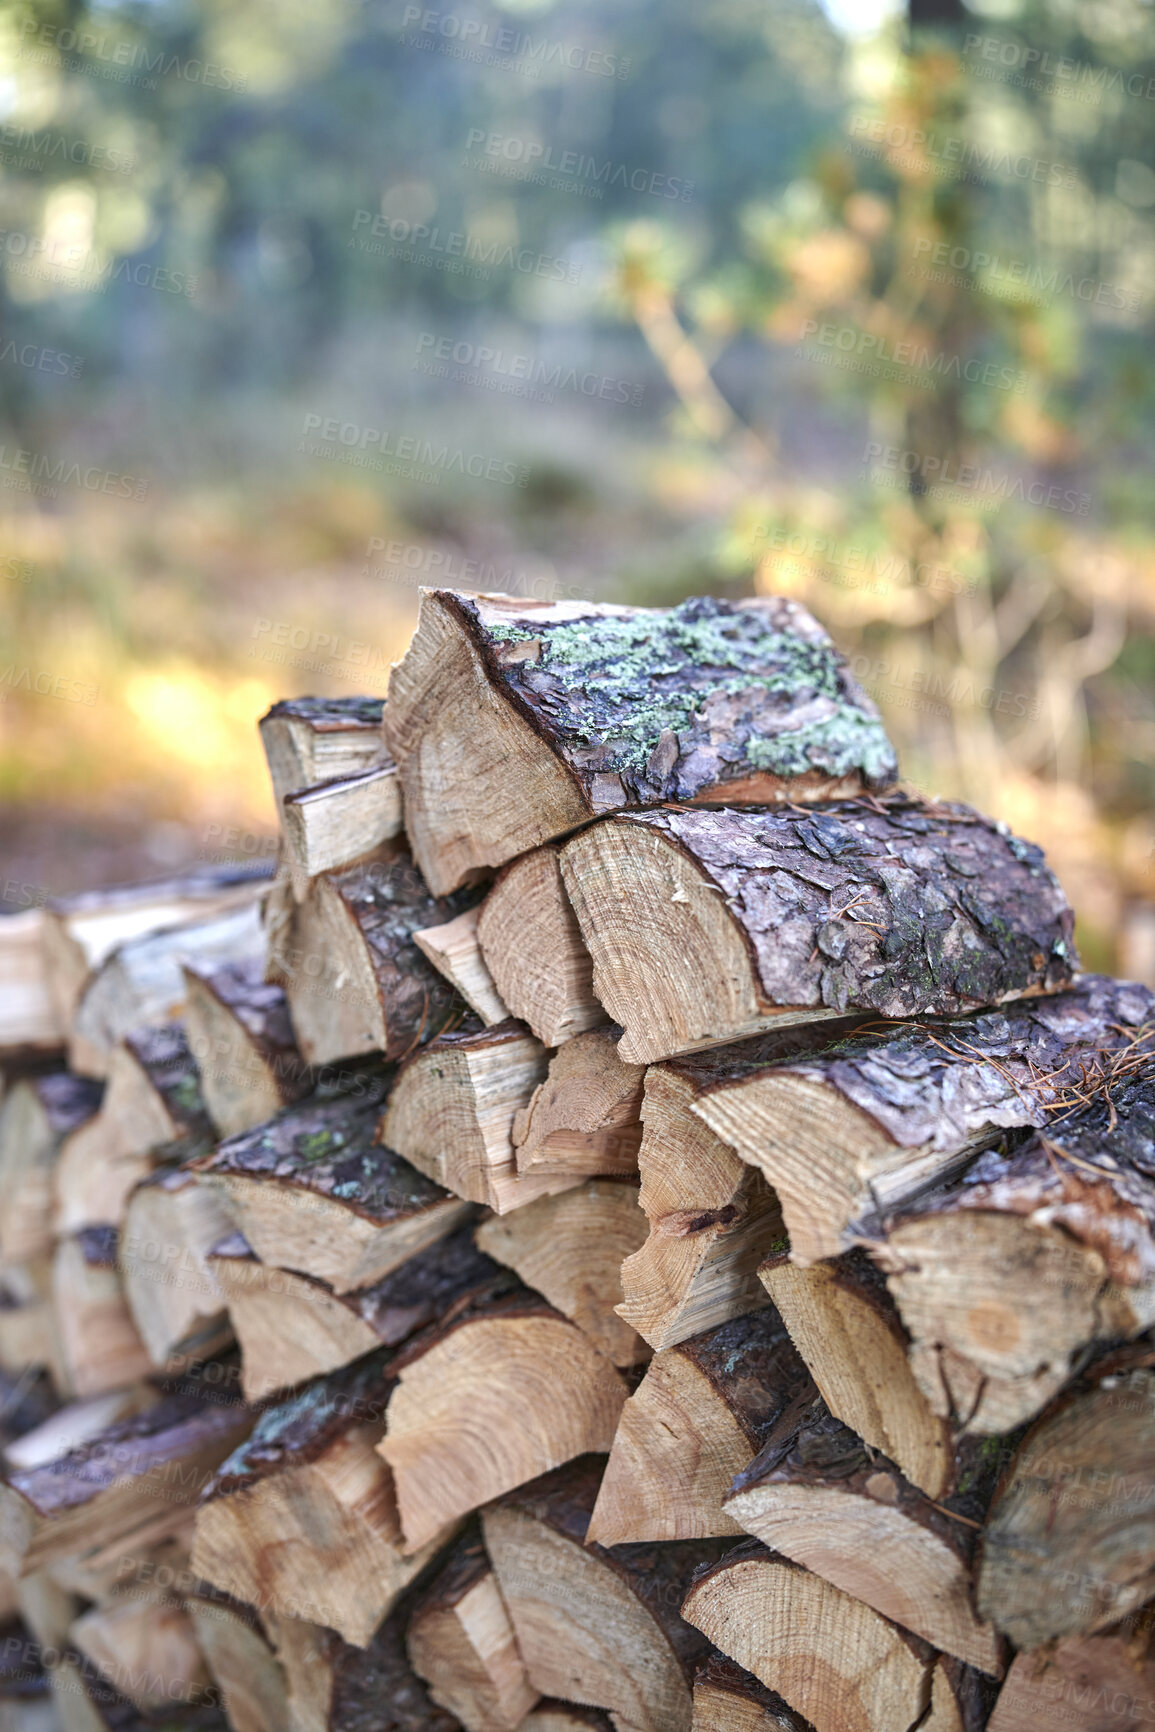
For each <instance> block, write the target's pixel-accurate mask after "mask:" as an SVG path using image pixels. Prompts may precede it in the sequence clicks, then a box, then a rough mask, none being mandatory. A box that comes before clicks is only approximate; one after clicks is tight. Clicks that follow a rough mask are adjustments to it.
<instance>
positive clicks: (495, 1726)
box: [406, 1522, 539, 1732]
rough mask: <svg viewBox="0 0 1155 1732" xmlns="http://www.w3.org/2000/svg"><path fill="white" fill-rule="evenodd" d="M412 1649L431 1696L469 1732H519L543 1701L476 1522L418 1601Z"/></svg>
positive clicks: (413, 1661)
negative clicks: (525, 1662)
mask: <svg viewBox="0 0 1155 1732" xmlns="http://www.w3.org/2000/svg"><path fill="white" fill-rule="evenodd" d="M406 1647H407V1648H408V1652H409V1661H410V1664H411V1665H412V1667H413V1670H414V1671H415V1672H416V1673H417V1674H418V1676H419V1677H421V1678H424V1679H425V1682H426V1683H427V1684H428V1686H429V1694H430V1696H431V1697H432V1698H433V1700H434V1701H435V1702H436V1703H438V1704H439V1706H440V1707H442V1708H445V1709H446V1710H447V1711H448V1712H449V1713H450V1714H453V1715H455V1716H456V1718H457V1719H458V1720H460V1721H461V1724H462V1725H463V1726H464V1727H466V1728H467V1732H514V1728H515V1727H518V1726H520V1725H521V1724H522V1722H523V1721H524V1719H525V1716H526V1715H527V1714H528V1713H529V1711H530V1709H531V1708H532V1707H533V1705H534V1703H535V1702H536V1701H537V1700H538V1694H539V1693H538V1691H536V1690H535V1689H534V1688H533V1686H532V1685H531V1684H530V1682H529V1679H528V1678H527V1677H526V1675H525V1666H524V1665H523V1663H522V1658H521V1655H520V1653H519V1652H518V1647H517V1638H516V1637H515V1636H514V1633H513V1625H512V1624H511V1623H510V1621H509V1613H508V1612H507V1611H506V1609H505V1602H504V1601H503V1599H502V1597H501V1590H500V1588H499V1587H498V1585H497V1577H496V1576H495V1575H494V1573H493V1570H492V1568H491V1567H490V1562H489V1559H488V1557H487V1556H486V1553H485V1547H484V1545H483V1544H482V1540H481V1531H480V1528H479V1527H478V1526H477V1524H476V1523H475V1522H473V1523H470V1525H469V1527H468V1528H467V1529H466V1531H465V1532H464V1533H463V1534H462V1535H461V1536H460V1537H459V1538H458V1540H457V1541H456V1543H455V1544H454V1546H453V1549H452V1551H451V1552H450V1554H449V1556H448V1558H447V1559H446V1560H445V1563H444V1564H443V1565H442V1566H441V1567H440V1568H439V1569H438V1571H437V1574H436V1575H435V1576H434V1578H433V1580H432V1582H430V1584H429V1585H428V1587H426V1588H425V1589H424V1590H423V1591H422V1592H421V1593H419V1594H418V1596H417V1598H416V1601H415V1603H414V1607H413V1610H412V1612H411V1614H410V1617H409V1628H408V1632H407V1635H406Z"/></svg>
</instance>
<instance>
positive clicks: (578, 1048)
mask: <svg viewBox="0 0 1155 1732" xmlns="http://www.w3.org/2000/svg"><path fill="white" fill-rule="evenodd" d="M617 1035H618V1030H616V1029H611V1028H604V1029H591V1030H590V1031H589V1032H588V1033H586V1034H578V1035H575V1036H574V1037H573V1039H572V1040H567V1041H566V1042H565V1044H564V1045H563V1046H561V1047H560V1048H559V1049H558V1051H557V1052H556V1053H554V1055H553V1057H552V1058H551V1059H550V1061H549V1072H548V1075H547V1076H546V1079H545V1081H544V1082H541V1083H539V1084H538V1086H537V1088H536V1089H535V1090H534V1092H533V1094H532V1095H531V1097H530V1100H529V1104H528V1105H527V1106H525V1107H523V1108H522V1109H521V1110H520V1111H519V1112H518V1113H516V1114H515V1116H514V1121H513V1142H514V1149H515V1152H516V1156H517V1170H518V1172H519V1173H522V1174H528V1173H536V1172H541V1173H544V1172H560V1173H572V1174H573V1175H574V1176H575V1177H582V1178H596V1177H611V1176H614V1175H618V1176H621V1177H626V1176H628V1175H631V1174H634V1173H636V1172H637V1170H638V1150H639V1148H640V1147H641V1142H642V1121H641V1109H642V1094H643V1088H644V1084H645V1068H644V1066H642V1065H640V1064H623V1063H622V1061H621V1059H620V1058H619V1057H618V1054H617Z"/></svg>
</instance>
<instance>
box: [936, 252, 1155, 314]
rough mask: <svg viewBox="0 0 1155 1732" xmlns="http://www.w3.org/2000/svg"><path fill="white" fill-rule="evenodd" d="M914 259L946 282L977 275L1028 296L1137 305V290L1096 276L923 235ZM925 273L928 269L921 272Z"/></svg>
mask: <svg viewBox="0 0 1155 1732" xmlns="http://www.w3.org/2000/svg"><path fill="white" fill-rule="evenodd" d="M914 256H915V258H916V259H925V260H926V261H927V264H928V265H934V266H937V267H939V268H940V269H941V270H942V272H943V275H942V277H941V278H940V279H939V280H941V281H944V282H946V281H950V280H951V278H950V277H949V276H948V275H947V274H946V273H948V272H955V273H956V274H957V275H963V274H965V275H967V276H971V277H981V278H983V279H984V281H985V282H989V283H1006V284H1008V285H1010V286H1012V287H1016V288H1020V287H1021V288H1023V289H1025V290H1026V291H1027V293H1028V294H1029V295H1033V296H1036V297H1040V298H1041V297H1043V296H1047V297H1051V296H1054V295H1069V296H1070V297H1071V299H1072V300H1075V301H1083V302H1084V303H1085V304H1086V305H1088V306H1090V305H1092V304H1093V305H1094V306H1097V307H1112V308H1115V309H1116V310H1118V311H1122V312H1129V313H1133V312H1134V311H1135V309H1136V308H1137V307H1138V305H1139V292H1138V290H1137V289H1121V288H1120V287H1119V286H1118V285H1117V284H1115V283H1101V282H1100V281H1099V280H1098V278H1097V277H1078V278H1076V277H1075V275H1074V273H1073V272H1072V271H1061V270H1060V269H1059V267H1058V265H1039V264H1030V263H1029V262H1028V261H1027V260H1025V259H1004V258H1002V257H1001V256H1000V255H999V254H998V253H985V252H982V251H979V250H977V249H976V250H975V251H973V252H972V251H971V249H970V248H969V247H959V246H952V244H951V243H950V241H932V240H929V239H928V238H926V237H925V236H924V238H923V239H922V240H918V241H915V243H914ZM923 274H924V275H929V274H930V273H929V272H924V273H923Z"/></svg>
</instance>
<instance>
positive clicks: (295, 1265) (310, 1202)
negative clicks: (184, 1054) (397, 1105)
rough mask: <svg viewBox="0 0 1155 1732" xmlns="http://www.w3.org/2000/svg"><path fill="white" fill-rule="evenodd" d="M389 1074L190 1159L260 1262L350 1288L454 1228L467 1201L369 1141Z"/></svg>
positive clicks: (353, 1078)
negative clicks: (219, 1198)
mask: <svg viewBox="0 0 1155 1732" xmlns="http://www.w3.org/2000/svg"><path fill="white" fill-rule="evenodd" d="M387 1088H388V1078H387V1077H384V1076H380V1075H376V1074H374V1073H372V1072H365V1073H363V1074H360V1075H358V1074H357V1073H355V1072H351V1073H350V1074H349V1080H348V1084H347V1088H346V1091H345V1092H344V1093H343V1094H338V1095H336V1096H335V1097H333V1098H323V1097H320V1096H318V1097H317V1098H314V1099H311V1100H308V1101H305V1102H303V1103H302V1104H301V1105H300V1106H296V1107H291V1108H290V1109H288V1110H287V1111H286V1112H283V1113H280V1114H279V1115H278V1116H277V1117H276V1118H275V1119H272V1120H270V1122H269V1123H268V1124H266V1125H259V1126H257V1128H256V1129H255V1130H251V1131H246V1132H245V1133H244V1134H243V1135H242V1136H239V1137H230V1138H229V1139H228V1141H226V1142H223V1143H222V1144H221V1145H220V1147H219V1148H218V1149H217V1150H216V1151H215V1152H214V1153H213V1154H211V1155H208V1156H205V1157H203V1158H202V1159H200V1160H199V1161H196V1162H195V1163H194V1171H195V1172H196V1173H197V1174H198V1175H200V1178H201V1180H202V1182H203V1183H204V1184H207V1185H208V1186H210V1187H211V1188H212V1189H214V1190H216V1191H217V1192H218V1193H219V1194H220V1196H221V1197H222V1198H223V1200H224V1202H225V1205H226V1207H227V1209H228V1211H229V1213H230V1214H231V1215H232V1217H233V1224H234V1225H235V1227H236V1228H237V1229H238V1230H239V1231H240V1232H241V1233H242V1234H243V1236H244V1237H245V1238H246V1239H247V1240H248V1242H249V1244H250V1245H251V1246H252V1248H253V1250H254V1251H255V1252H256V1254H257V1256H258V1257H259V1258H260V1260H261V1262H262V1263H266V1264H269V1265H271V1266H273V1267H275V1268H285V1269H295V1270H297V1271H298V1272H299V1273H300V1274H303V1275H312V1276H314V1277H315V1278H316V1279H317V1280H320V1281H327V1282H328V1283H329V1285H330V1286H331V1287H332V1288H333V1289H334V1291H335V1292H337V1293H351V1292H355V1291H356V1290H357V1289H358V1288H360V1287H366V1286H368V1285H370V1283H372V1282H374V1281H379V1280H380V1279H381V1277H382V1276H383V1275H387V1274H388V1273H389V1271H390V1270H391V1269H396V1268H397V1267H398V1265H399V1264H401V1263H404V1262H405V1261H406V1259H407V1258H409V1257H412V1256H414V1255H415V1254H416V1253H417V1252H418V1251H423V1250H424V1249H425V1248H426V1246H428V1245H431V1244H433V1243H434V1242H435V1241H436V1240H438V1239H441V1238H444V1236H445V1235H446V1234H447V1233H451V1232H453V1230H454V1229H455V1228H456V1227H459V1226H460V1225H461V1224H462V1222H463V1221H464V1220H466V1219H467V1218H468V1217H469V1215H470V1214H471V1212H472V1211H471V1210H470V1208H469V1205H468V1204H467V1203H464V1202H462V1201H461V1200H460V1199H459V1198H457V1197H452V1196H450V1195H449V1194H448V1193H447V1192H446V1191H445V1190H443V1189H442V1187H441V1186H440V1185H436V1184H434V1183H433V1181H432V1180H430V1179H428V1178H426V1177H425V1175H424V1174H423V1173H420V1172H418V1171H417V1170H416V1169H415V1168H414V1167H412V1166H410V1165H409V1163H408V1161H404V1160H402V1159H401V1156H400V1155H398V1154H396V1153H395V1152H394V1151H393V1150H392V1149H391V1148H389V1149H387V1148H383V1147H382V1146H381V1145H380V1144H379V1143H378V1142H377V1140H376V1130H377V1120H378V1116H379V1113H380V1108H381V1103H382V1101H383V1099H384V1097H385V1094H386V1090H387Z"/></svg>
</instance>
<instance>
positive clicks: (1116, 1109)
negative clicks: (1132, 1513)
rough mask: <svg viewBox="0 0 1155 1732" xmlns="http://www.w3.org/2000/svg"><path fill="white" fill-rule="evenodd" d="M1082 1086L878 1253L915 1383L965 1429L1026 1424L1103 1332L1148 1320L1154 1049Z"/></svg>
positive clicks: (917, 1208)
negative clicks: (907, 1338) (1077, 1095)
mask: <svg viewBox="0 0 1155 1732" xmlns="http://www.w3.org/2000/svg"><path fill="white" fill-rule="evenodd" d="M1085 1087H1086V1092H1087V1094H1088V1096H1089V1099H1088V1100H1087V1103H1086V1104H1085V1105H1079V1106H1077V1107H1075V1108H1073V1109H1071V1110H1069V1111H1064V1112H1059V1113H1056V1114H1053V1115H1052V1116H1051V1117H1050V1119H1049V1120H1048V1123H1047V1127H1046V1129H1045V1130H1043V1131H1040V1132H1038V1133H1037V1134H1035V1135H1034V1136H1032V1137H1030V1138H1029V1139H1028V1141H1027V1142H1026V1143H1024V1144H1021V1145H1020V1146H1018V1147H1015V1148H1012V1149H1010V1150H1009V1151H1007V1152H1006V1153H1004V1152H1003V1151H1001V1150H997V1149H992V1150H991V1151H990V1152H989V1153H987V1154H985V1155H983V1156H981V1157H980V1159H979V1160H978V1161H977V1162H976V1163H975V1164H974V1165H973V1166H972V1167H971V1168H970V1169H969V1170H968V1171H967V1172H966V1173H965V1174H964V1175H963V1177H962V1178H961V1179H960V1180H957V1181H956V1182H955V1183H954V1184H953V1185H950V1186H947V1187H946V1188H944V1189H942V1190H940V1191H935V1192H932V1193H931V1194H930V1195H929V1196H927V1197H925V1198H923V1199H920V1200H919V1201H918V1202H916V1203H915V1204H914V1205H913V1206H912V1207H911V1208H910V1209H908V1210H907V1211H906V1212H905V1213H903V1214H902V1215H900V1216H898V1217H897V1218H892V1219H891V1220H890V1221H888V1223H887V1236H886V1240H885V1242H884V1243H882V1244H881V1245H879V1246H878V1247H877V1248H876V1250H875V1256H876V1258H877V1260H878V1261H879V1263H880V1264H881V1266H882V1267H883V1268H884V1269H885V1270H886V1272H887V1280H888V1284H889V1286H890V1290H891V1292H892V1293H893V1294H894V1297H895V1300H896V1301H897V1304H898V1308H899V1311H900V1312H901V1313H902V1320H903V1322H904V1324H905V1325H906V1327H907V1329H908V1330H909V1331H910V1334H911V1336H912V1337H913V1346H912V1348H911V1364H912V1367H913V1369H914V1372H915V1375H916V1376H917V1378H918V1380H919V1383H920V1385H921V1387H922V1389H923V1390H924V1391H925V1393H926V1395H927V1397H928V1399H929V1401H930V1403H931V1405H932V1406H933V1407H934V1409H935V1411H936V1412H937V1413H940V1414H943V1415H945V1416H950V1417H952V1418H953V1419H954V1420H955V1422H956V1423H957V1424H959V1425H962V1426H965V1427H966V1428H967V1429H968V1430H971V1431H981V1432H1001V1431H1009V1430H1010V1429H1012V1427H1014V1426H1016V1425H1019V1424H1022V1423H1023V1422H1024V1421H1025V1420H1027V1419H1030V1418H1032V1417H1033V1416H1034V1415H1035V1414H1036V1413H1038V1412H1039V1411H1040V1409H1041V1408H1043V1407H1044V1406H1045V1405H1046V1403H1047V1402H1048V1401H1049V1400H1050V1399H1051V1397H1052V1396H1053V1395H1056V1394H1057V1393H1058V1391H1059V1390H1060V1389H1061V1388H1062V1386H1063V1384H1064V1383H1066V1381H1067V1379H1068V1378H1069V1377H1070V1375H1071V1374H1072V1372H1073V1371H1074V1370H1075V1369H1076V1368H1077V1367H1078V1365H1079V1363H1080V1362H1081V1360H1082V1358H1083V1357H1084V1356H1085V1355H1086V1353H1087V1351H1088V1350H1089V1349H1090V1348H1092V1347H1093V1346H1094V1345H1095V1344H1096V1343H1099V1344H1101V1343H1104V1342H1108V1341H1117V1340H1126V1339H1128V1338H1130V1337H1133V1336H1135V1335H1138V1334H1140V1333H1141V1332H1142V1331H1143V1330H1144V1329H1147V1328H1149V1327H1150V1326H1151V1325H1152V1324H1153V1323H1155V1052H1151V1051H1149V1050H1148V1049H1147V1043H1146V1042H1145V1041H1144V1042H1142V1043H1139V1044H1137V1046H1136V1048H1135V1049H1134V1050H1133V1051H1132V1050H1127V1049H1124V1050H1123V1051H1122V1052H1117V1053H1116V1054H1115V1055H1114V1064H1113V1066H1111V1065H1109V1066H1108V1069H1107V1071H1106V1073H1105V1074H1103V1075H1100V1076H1098V1077H1097V1078H1090V1079H1088V1082H1087V1084H1086V1085H1085ZM1095 1090H1097V1091H1098V1092H1093V1091H1095Z"/></svg>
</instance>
